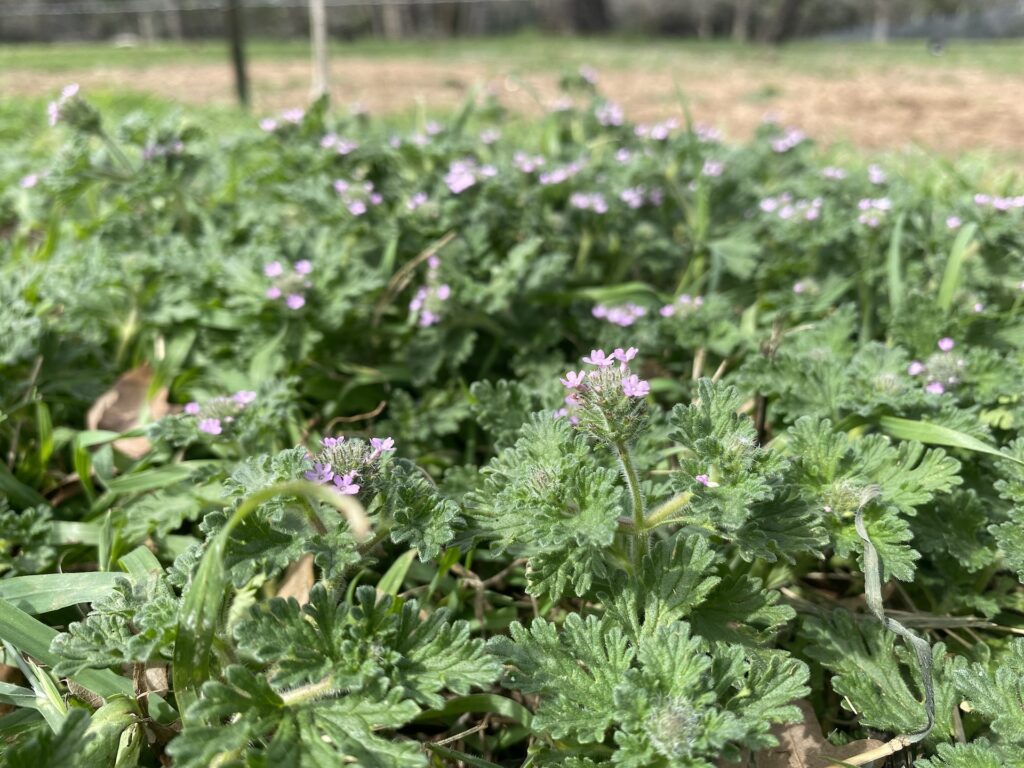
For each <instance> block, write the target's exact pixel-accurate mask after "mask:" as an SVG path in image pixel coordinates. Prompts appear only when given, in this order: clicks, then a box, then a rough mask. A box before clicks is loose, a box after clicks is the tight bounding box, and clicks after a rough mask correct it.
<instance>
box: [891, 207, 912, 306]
mask: <svg viewBox="0 0 1024 768" xmlns="http://www.w3.org/2000/svg"><path fill="white" fill-rule="evenodd" d="M906 220H907V214H906V213H900V215H899V217H898V218H897V219H896V223H895V224H894V225H893V228H892V238H891V239H890V240H889V251H888V256H887V258H886V274H887V276H888V279H889V306H890V307H891V309H892V312H893V314H894V315H895V314H898V313H899V312H900V310H901V309H902V308H903V272H902V265H901V260H902V254H901V245H902V243H903V225H904V224H905V223H906Z"/></svg>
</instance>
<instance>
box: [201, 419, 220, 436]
mask: <svg viewBox="0 0 1024 768" xmlns="http://www.w3.org/2000/svg"><path fill="white" fill-rule="evenodd" d="M199 431H200V432H205V433H206V434H208V435H219V434H220V433H221V432H222V431H223V430H221V426H220V419H203V420H202V421H200V422H199Z"/></svg>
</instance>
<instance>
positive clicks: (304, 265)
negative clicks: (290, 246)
mask: <svg viewBox="0 0 1024 768" xmlns="http://www.w3.org/2000/svg"><path fill="white" fill-rule="evenodd" d="M312 271H313V264H312V262H311V261H310V260H309V259H302V260H301V261H297V262H295V273H296V274H299V275H308V274H309V273H310V272H312Z"/></svg>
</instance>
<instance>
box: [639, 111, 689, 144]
mask: <svg viewBox="0 0 1024 768" xmlns="http://www.w3.org/2000/svg"><path fill="white" fill-rule="evenodd" d="M678 127H679V121H678V120H676V119H675V118H674V117H672V118H669V119H668V120H665V121H663V122H660V123H650V124H647V123H641V124H640V125H638V126H636V127H635V128H634V129H633V133H635V134H636V135H637V136H638V137H639V138H641V139H651V140H652V141H665V140H666V139H667V138H668V137H669V135H671V133H672V131H674V130H675V129H676V128H678Z"/></svg>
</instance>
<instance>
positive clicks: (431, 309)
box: [409, 256, 452, 328]
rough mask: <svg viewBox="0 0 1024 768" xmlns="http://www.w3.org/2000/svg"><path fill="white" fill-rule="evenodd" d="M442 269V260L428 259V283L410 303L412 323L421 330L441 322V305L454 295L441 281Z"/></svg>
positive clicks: (436, 258)
mask: <svg viewBox="0 0 1024 768" xmlns="http://www.w3.org/2000/svg"><path fill="white" fill-rule="evenodd" d="M440 269H441V259H440V258H438V257H437V256H431V257H430V258H428V259H427V282H426V284H425V285H421V286H420V287H419V288H418V289H417V290H416V293H415V294H414V295H413V297H412V301H410V302H409V313H410V314H411V316H412V321H413V322H414V323H416V324H417V325H418V326H419V327H420V328H429V327H430V326H432V325H436V324H437V323H439V322H441V305H443V304H444V303H445V302H446V301H448V299H449V298H450V297H451V295H452V289H451V286H449V285H448V283H442V282H441V281H440V278H439V276H438V272H439V271H440Z"/></svg>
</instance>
